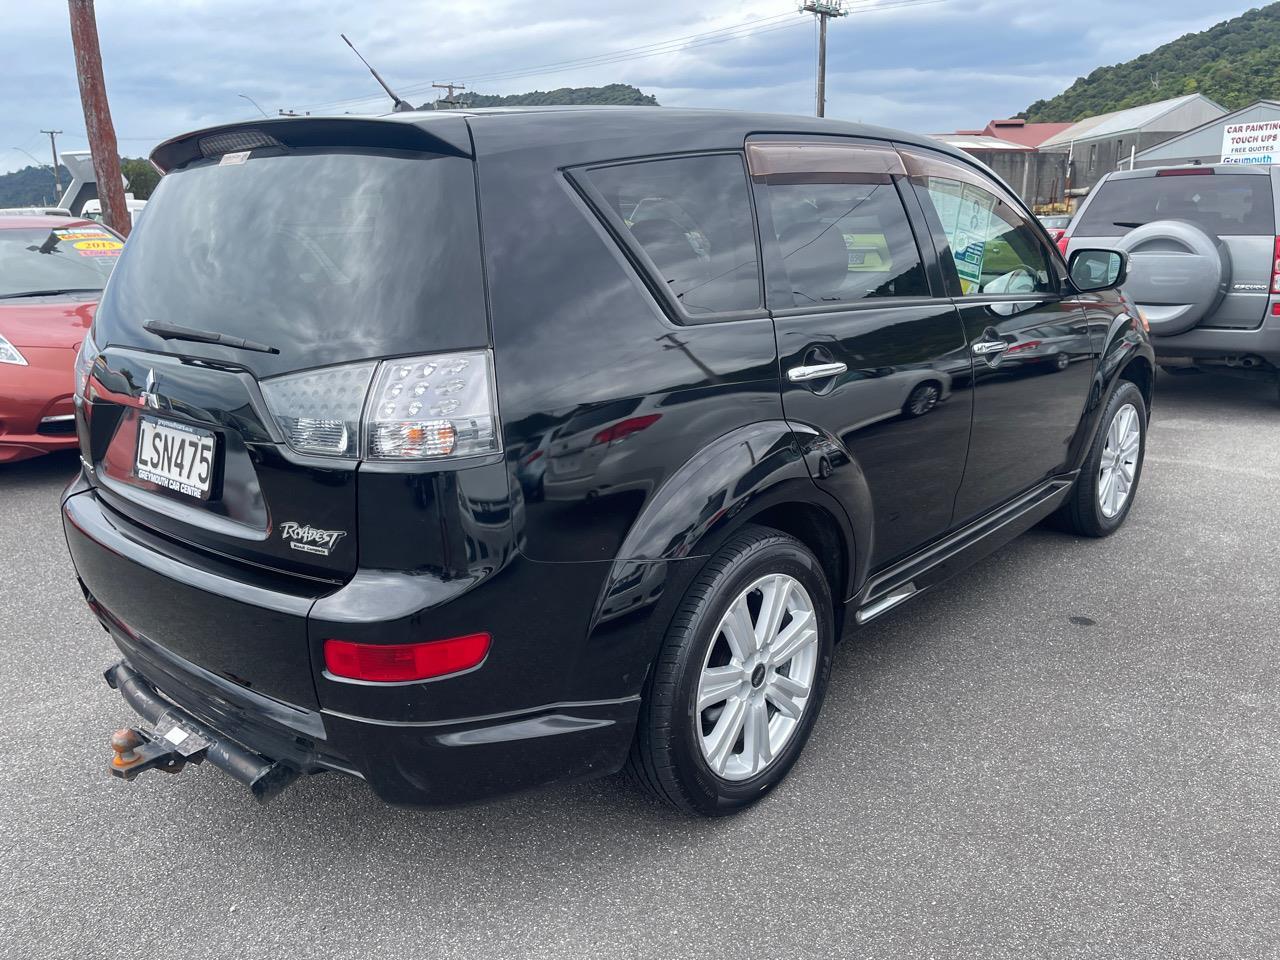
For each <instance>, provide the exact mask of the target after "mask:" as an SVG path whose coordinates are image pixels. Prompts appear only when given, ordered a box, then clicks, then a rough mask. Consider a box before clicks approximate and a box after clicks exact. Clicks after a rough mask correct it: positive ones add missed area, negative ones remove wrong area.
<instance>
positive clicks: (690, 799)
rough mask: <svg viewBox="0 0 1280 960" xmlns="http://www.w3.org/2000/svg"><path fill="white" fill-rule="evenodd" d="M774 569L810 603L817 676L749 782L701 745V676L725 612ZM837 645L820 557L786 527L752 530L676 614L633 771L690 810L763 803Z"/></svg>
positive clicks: (807, 726)
mask: <svg viewBox="0 0 1280 960" xmlns="http://www.w3.org/2000/svg"><path fill="white" fill-rule="evenodd" d="M773 573H782V574H787V575H789V576H791V577H793V578H795V580H797V581H799V583H800V584H801V586H803V587H804V589H805V591H807V593H808V595H809V599H810V600H811V601H812V604H813V610H814V614H815V620H816V626H817V634H818V637H817V662H816V665H815V669H814V677H813V683H812V686H811V688H810V693H809V698H808V700H807V701H806V703H805V706H804V712H803V713H802V714H801V716H800V718H799V720H798V721H797V723H796V726H795V728H794V730H793V731H792V733H791V735H790V738H789V739H788V740H787V742H786V743H785V745H784V746H783V747H782V748H781V750H780V751H779V752H778V754H777V756H776V757H774V759H773V761H772V762H771V763H770V764H769V765H768V766H766V767H765V768H764V770H763V771H761V772H760V773H759V774H757V775H755V776H753V777H750V778H749V779H743V780H731V779H725V778H722V777H720V776H718V775H717V774H716V773H715V772H714V771H713V770H712V768H711V766H710V765H709V764H708V762H707V760H706V759H705V757H704V756H703V752H702V748H701V747H700V745H699V740H698V738H699V737H700V736H702V723H703V720H702V714H699V713H698V712H697V711H696V709H695V708H696V705H697V704H696V700H697V692H698V680H699V677H700V675H701V672H702V668H703V664H704V662H705V661H706V659H707V656H708V651H709V649H710V647H711V646H712V644H713V643H715V642H717V638H716V631H717V628H718V626H719V624H720V620H721V618H722V617H723V616H724V614H725V612H726V611H727V610H728V609H729V607H730V605H731V604H732V603H733V602H734V601H735V600H736V599H737V598H738V597H739V595H740V594H741V593H742V592H743V591H745V590H746V589H747V588H748V587H749V586H751V584H752V583H753V582H754V581H755V580H757V579H759V578H760V577H763V576H767V575H769V574H773ZM720 642H723V641H720ZM834 642H835V637H834V619H833V616H832V609H831V591H830V587H829V586H828V583H827V578H826V575H825V573H824V571H823V569H822V566H821V564H820V563H819V562H818V560H817V558H816V557H815V556H814V555H813V554H812V553H811V552H810V551H809V549H808V548H807V547H805V545H804V544H802V543H801V542H800V541H798V540H796V539H795V538H794V537H791V536H788V535H787V534H785V533H782V532H780V531H777V530H772V529H769V528H767V527H758V526H747V527H744V528H743V529H742V530H741V531H739V532H738V533H736V534H735V535H734V536H733V537H732V538H731V539H730V540H729V541H728V542H727V543H726V544H725V545H724V546H723V547H722V548H721V549H720V551H719V552H718V553H716V555H715V556H713V557H712V558H711V559H710V560H709V561H707V564H706V566H705V567H703V569H702V570H701V572H700V573H699V574H698V576H697V578H696V579H695V580H694V581H693V583H692V584H691V585H690V586H689V589H688V591H687V592H686V593H685V595H684V598H683V599H682V600H681V602H680V606H679V607H678V608H677V610H676V613H675V616H674V617H673V618H672V621H671V625H670V627H669V628H668V630H667V635H666V638H665V640H664V641H663V644H662V649H661V650H660V651H659V653H658V658H657V660H656V662H655V663H654V666H653V670H652V671H651V672H650V675H649V680H648V682H647V683H646V685H645V693H644V698H643V701H642V705H641V708H640V717H639V721H638V725H637V729H636V737H635V740H634V742H633V744H632V747H631V753H630V755H629V757H628V759H627V772H628V774H629V776H630V777H631V779H632V780H633V781H634V782H636V783H637V784H639V785H640V786H641V787H642V788H644V789H645V790H647V791H648V792H650V793H652V794H653V795H654V796H656V797H658V798H659V799H661V800H663V801H665V802H666V803H668V804H670V805H671V806H673V807H675V808H676V809H678V810H681V811H683V812H685V813H690V814H700V815H702V816H708V817H715V816H724V815H726V814H730V813H734V812H736V811H738V810H741V809H743V808H744V807H747V806H749V805H751V804H752V803H755V802H756V801H757V800H759V799H760V798H762V797H763V796H764V795H765V794H767V793H768V792H769V791H770V790H772V789H773V788H774V787H775V786H777V785H778V784H779V783H780V782H782V780H783V778H784V777H785V776H786V775H787V772H788V771H789V770H790V769H791V766H792V765H793V764H794V763H795V761H796V758H797V757H799V755H800V752H801V750H802V749H803V748H804V745H805V742H806V741H807V740H808V739H809V734H810V732H811V731H812V729H813V724H814V721H815V720H816V718H817V716H818V713H819V711H820V710H821V709H822V699H823V696H824V694H825V693H826V687H827V679H828V677H829V675H830V672H831V651H832V648H833V646H834Z"/></svg>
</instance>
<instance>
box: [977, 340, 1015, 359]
mask: <svg viewBox="0 0 1280 960" xmlns="http://www.w3.org/2000/svg"><path fill="white" fill-rule="evenodd" d="M1008 349H1009V344H1008V341H1005V340H979V341H978V342H977V343H975V344H974V345H973V352H974V353H976V354H977V355H978V356H980V357H988V356H990V355H991V354H993V353H1003V352H1004V351H1006V350H1008Z"/></svg>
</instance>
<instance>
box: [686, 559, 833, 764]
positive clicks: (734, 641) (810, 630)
mask: <svg viewBox="0 0 1280 960" xmlns="http://www.w3.org/2000/svg"><path fill="white" fill-rule="evenodd" d="M817 665H818V623H817V617H816V614H815V613H814V607H813V600H812V599H811V598H810V596H809V593H808V591H806V590H805V588H804V586H803V585H802V584H801V583H800V581H798V580H796V579H795V578H794V577H790V576H787V575H786V574H770V575H769V576H766V577H761V578H760V579H759V580H756V581H755V582H754V583H752V584H751V585H750V586H748V587H747V588H746V589H745V590H743V591H742V592H741V593H740V594H738V596H737V597H736V598H735V599H734V601H733V603H731V604H730V605H729V609H728V610H727V611H726V612H725V614H724V616H723V617H722V618H721V620H720V623H719V625H718V626H717V627H716V632H715V636H714V637H713V638H712V641H711V645H710V647H709V648H708V650H707V656H706V658H705V660H704V661H703V665H702V673H701V675H700V676H699V678H698V691H697V698H698V699H697V703H696V704H695V712H696V715H697V734H698V743H699V746H700V747H701V749H702V756H703V758H704V759H705V760H706V761H707V764H708V765H709V766H710V767H711V769H712V771H713V772H714V773H715V774H716V775H717V776H719V777H723V778H724V779H726V780H746V779H748V778H750V777H754V776H756V775H758V774H760V773H761V772H763V771H764V770H765V769H766V768H768V767H769V765H770V764H772V763H773V762H774V760H775V759H776V758H777V757H778V755H779V754H780V753H781V752H782V750H783V748H784V747H785V746H786V745H787V743H788V741H790V739H791V737H792V735H793V734H794V733H795V730H796V728H797V726H799V724H800V721H801V718H803V717H804V714H805V710H806V708H807V706H808V704H809V700H810V696H811V693H812V691H813V681H814V674H815V671H816V669H817Z"/></svg>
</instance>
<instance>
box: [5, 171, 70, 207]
mask: <svg viewBox="0 0 1280 960" xmlns="http://www.w3.org/2000/svg"><path fill="white" fill-rule="evenodd" d="M70 182H71V174H70V172H69V171H68V170H67V168H66V167H63V168H62V185H63V186H64V187H65V186H66V185H67V184H68V183H70ZM57 202H58V192H57V190H55V189H54V185H53V171H52V170H50V169H49V168H48V167H23V168H22V169H21V170H14V171H13V172H11V173H4V174H0V207H33V206H52V205H53V204H55V203H57Z"/></svg>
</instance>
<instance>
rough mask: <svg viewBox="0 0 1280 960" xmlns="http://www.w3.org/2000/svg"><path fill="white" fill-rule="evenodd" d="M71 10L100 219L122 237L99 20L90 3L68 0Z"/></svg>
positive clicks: (125, 213) (124, 211)
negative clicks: (100, 204)
mask: <svg viewBox="0 0 1280 960" xmlns="http://www.w3.org/2000/svg"><path fill="white" fill-rule="evenodd" d="M67 6H68V7H69V8H70V11H71V46H72V47H73V48H74V49H75V55H76V79H77V80H78V81H79V82H80V103H81V105H82V106H83V107H84V129H85V133H86V134H87V135H88V138H89V151H90V153H91V154H92V156H93V175H94V176H95V177H96V178H97V180H98V199H99V200H101V201H102V219H103V221H104V222H105V223H106V224H107V226H109V227H110V228H111V229H112V230H114V231H115V232H116V233H118V234H120V235H121V236H122V237H127V236H128V235H129V228H130V226H132V221H131V219H130V217H129V208H128V205H127V204H126V203H125V199H124V184H123V183H122V182H121V180H122V178H121V176H120V154H119V152H118V150H119V148H118V147H117V145H116V131H115V127H113V126H112V125H111V108H110V106H109V105H108V104H107V87H106V83H105V82H104V81H103V79H102V51H101V50H100V49H99V48H98V21H97V18H96V17H95V16H94V13H93V0H67Z"/></svg>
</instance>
